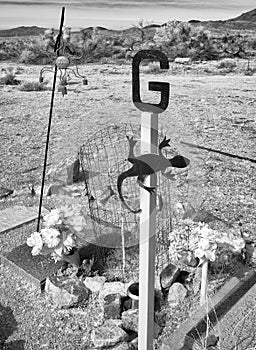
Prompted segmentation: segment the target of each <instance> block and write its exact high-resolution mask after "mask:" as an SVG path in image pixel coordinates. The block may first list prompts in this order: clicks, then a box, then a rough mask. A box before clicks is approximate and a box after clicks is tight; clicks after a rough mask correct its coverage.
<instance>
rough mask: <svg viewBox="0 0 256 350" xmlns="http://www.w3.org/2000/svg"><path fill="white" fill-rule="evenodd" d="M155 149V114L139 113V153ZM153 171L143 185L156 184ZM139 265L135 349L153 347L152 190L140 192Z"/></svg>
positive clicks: (153, 240) (153, 229) (156, 126)
mask: <svg viewBox="0 0 256 350" xmlns="http://www.w3.org/2000/svg"><path fill="white" fill-rule="evenodd" d="M144 153H156V154H157V153H158V114H154V113H149V112H142V114H141V154H144ZM156 185H157V175H156V174H153V175H150V176H149V177H148V179H147V186H153V187H156ZM140 201H141V203H140V205H141V209H142V212H141V214H140V258H139V260H140V265H139V269H140V271H139V329H138V345H139V350H153V334H154V285H155V283H154V282H155V229H156V192H154V193H152V194H150V193H149V192H148V191H146V190H145V189H141V192H140Z"/></svg>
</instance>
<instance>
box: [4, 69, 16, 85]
mask: <svg viewBox="0 0 256 350" xmlns="http://www.w3.org/2000/svg"><path fill="white" fill-rule="evenodd" d="M2 72H3V75H2V77H1V78H0V84H3V85H18V84H19V83H20V82H19V80H17V79H16V71H15V69H14V68H13V67H7V68H3V69H2Z"/></svg>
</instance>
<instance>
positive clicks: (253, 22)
mask: <svg viewBox="0 0 256 350" xmlns="http://www.w3.org/2000/svg"><path fill="white" fill-rule="evenodd" d="M189 23H191V24H192V25H202V26H204V27H206V28H207V29H208V30H212V31H221V30H222V29H226V30H228V29H230V30H253V31H256V9H253V10H251V11H248V12H245V13H242V14H241V15H240V16H238V17H235V18H231V19H227V20H224V21H223V20H219V21H199V20H196V19H192V20H190V21H189ZM164 25H165V24H162V25H157V24H151V25H149V26H147V28H149V29H153V28H157V27H161V26H164ZM97 28H98V29H99V30H102V31H103V30H108V29H106V28H103V27H97ZM45 30H46V28H43V27H37V26H20V27H17V28H12V29H2V30H0V37H24V36H39V35H41V34H43V33H44V31H45ZM83 30H84V31H87V30H88V31H90V30H92V28H91V27H90V28H84V29H83ZM130 30H132V28H128V29H125V30H123V32H129V31H130ZM110 31H112V30H110ZM116 32H118V31H116Z"/></svg>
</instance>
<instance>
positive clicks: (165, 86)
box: [132, 50, 170, 114]
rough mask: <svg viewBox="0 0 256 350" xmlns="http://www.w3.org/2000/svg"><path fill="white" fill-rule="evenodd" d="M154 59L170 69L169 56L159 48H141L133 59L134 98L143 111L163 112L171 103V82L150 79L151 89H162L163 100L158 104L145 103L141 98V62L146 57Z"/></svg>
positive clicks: (162, 67)
mask: <svg viewBox="0 0 256 350" xmlns="http://www.w3.org/2000/svg"><path fill="white" fill-rule="evenodd" d="M146 58H147V59H152V60H157V61H159V62H160V68H161V69H169V61H168V57H167V56H166V55H165V54H164V53H163V52H161V51H158V50H141V51H139V52H137V53H136V55H135V56H134V58H133V61H132V100H133V103H134V105H135V107H136V108H138V109H139V110H140V111H143V112H150V113H157V114H158V113H162V112H164V111H165V110H166V108H167V107H168V104H169V95H170V84H169V83H163V82H159V81H156V82H153V81H150V82H149V84H148V86H149V90H150V91H160V92H161V100H160V102H159V103H158V104H155V103H145V102H142V101H141V98H140V62H141V61H142V60H144V59H146Z"/></svg>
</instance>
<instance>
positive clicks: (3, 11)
mask: <svg viewBox="0 0 256 350" xmlns="http://www.w3.org/2000/svg"><path fill="white" fill-rule="evenodd" d="M62 6H65V8H66V12H65V23H64V24H65V25H66V26H68V27H72V28H75V29H77V28H86V27H90V26H102V27H106V28H108V29H124V28H129V27H131V26H133V25H136V24H137V23H138V21H139V20H140V19H144V21H145V23H147V24H150V23H156V24H163V23H165V22H167V21H168V20H174V19H176V20H181V21H189V20H191V19H198V20H218V19H219V20H225V19H229V18H233V17H236V16H239V15H240V14H242V13H243V12H247V11H250V10H253V9H254V8H256V2H255V0H243V1H242V0H160V1H156V0H72V1H71V0H70V1H65V0H63V1H59V0H0V29H9V28H15V27H18V26H32V25H36V26H39V27H46V28H51V27H54V28H58V27H59V20H60V14H61V8H62Z"/></svg>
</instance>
